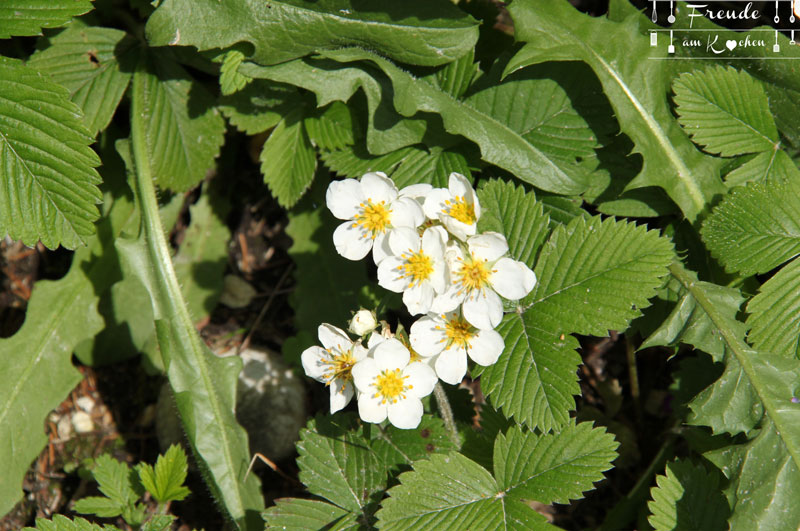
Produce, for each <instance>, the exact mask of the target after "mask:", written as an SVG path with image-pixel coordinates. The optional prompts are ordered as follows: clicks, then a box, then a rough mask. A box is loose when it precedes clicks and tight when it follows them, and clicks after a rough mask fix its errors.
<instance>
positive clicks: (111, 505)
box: [74, 496, 125, 518]
mask: <svg viewBox="0 0 800 531" xmlns="http://www.w3.org/2000/svg"><path fill="white" fill-rule="evenodd" d="M74 509H75V512H76V513H81V514H94V515H97V516H99V517H101V518H113V517H115V516H119V515H121V514H122V511H124V510H125V506H124V505H122V504H120V503H119V502H117V501H114V500H110V499H108V498H103V497H100V496H87V497H86V498H81V499H80V500H78V501H76V502H75V507H74Z"/></svg>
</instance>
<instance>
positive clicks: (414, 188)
mask: <svg viewBox="0 0 800 531" xmlns="http://www.w3.org/2000/svg"><path fill="white" fill-rule="evenodd" d="M431 190H433V186H432V185H430V184H428V183H419V184H412V185H409V186H406V187H405V188H403V189H402V190H400V197H410V198H411V199H417V200H419V199H421V200H423V201H424V200H425V196H427V195H428V193H429V192H430V191H431Z"/></svg>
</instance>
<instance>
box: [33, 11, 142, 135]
mask: <svg viewBox="0 0 800 531" xmlns="http://www.w3.org/2000/svg"><path fill="white" fill-rule="evenodd" d="M133 44H134V41H133V39H131V38H126V34H125V32H124V31H120V30H117V29H113V28H98V27H90V26H82V25H78V24H75V23H73V24H70V26H69V27H68V28H67V29H65V30H64V31H62V32H61V33H59V34H58V35H56V36H55V37H52V38H50V39H48V43H47V47H46V48H44V49H42V50H39V51H37V52H36V53H34V54H33V55H32V56H31V57H30V59H29V60H28V65H29V66H31V67H33V68H36V69H37V70H39V71H40V72H42V73H43V74H46V75H48V76H50V79H52V80H53V81H54V82H55V83H58V84H59V85H62V86H64V87H66V88H67V89H68V90H69V93H70V99H71V100H72V101H73V102H74V103H76V104H77V105H78V106H79V107H80V108H81V110H83V115H84V117H83V123H84V124H85V125H86V127H87V128H88V129H89V131H90V132H91V133H92V135H96V134H97V132H98V131H102V130H103V129H105V128H106V127H107V126H108V124H109V122H111V118H112V117H113V116H114V112H115V111H116V110H117V106H118V105H119V102H120V100H121V99H122V95H123V94H124V93H125V89H127V88H128V82H129V81H130V78H131V74H130V69H127V70H126V71H123V70H122V69H121V68H120V64H121V63H124V64H126V65H127V66H130V63H132V62H135V60H136V58H135V57H134V55H135V54H134V52H133V51H132V48H133Z"/></svg>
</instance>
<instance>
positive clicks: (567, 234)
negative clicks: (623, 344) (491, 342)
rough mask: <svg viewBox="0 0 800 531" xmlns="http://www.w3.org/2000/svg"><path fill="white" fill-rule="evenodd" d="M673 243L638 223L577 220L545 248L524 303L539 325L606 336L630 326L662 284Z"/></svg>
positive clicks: (556, 330) (558, 231)
mask: <svg viewBox="0 0 800 531" xmlns="http://www.w3.org/2000/svg"><path fill="white" fill-rule="evenodd" d="M673 256H674V253H673V250H672V243H671V242H670V241H669V240H668V239H666V238H662V237H661V236H659V234H658V232H656V231H652V230H651V231H648V230H647V228H646V227H643V226H636V225H635V224H633V223H627V222H624V221H615V220H613V219H610V218H609V219H605V220H601V219H600V217H599V216H595V217H592V218H589V219H585V218H576V219H574V220H573V221H572V222H570V223H569V225H567V226H562V227H557V228H556V229H555V230H554V231H553V233H552V234H551V236H550V238H549V239H548V241H547V243H546V244H545V245H544V247H543V248H542V250H541V254H540V256H539V260H538V262H537V264H536V268H535V273H536V277H537V279H538V281H537V284H536V286H535V287H534V288H533V291H532V292H531V293H530V294H529V295H528V296H527V297H526V298H525V299H524V300H523V301H522V302H523V304H524V305H525V306H530V308H529V309H528V312H534V313H535V316H536V317H535V319H536V320H537V323H538V324H537V327H540V328H542V329H543V330H551V331H552V332H554V333H558V334H560V333H566V334H569V333H579V334H592V335H598V336H604V335H606V334H607V333H608V330H625V329H626V328H627V327H628V324H629V323H630V321H631V320H632V319H634V318H635V317H638V316H639V315H640V314H641V312H640V309H641V308H644V307H647V306H649V305H650V303H649V302H648V299H649V298H651V297H653V296H654V295H655V291H656V289H657V288H658V287H660V286H661V284H662V278H663V277H664V276H665V275H666V274H667V269H666V268H667V265H669V263H670V262H671V261H672V259H673Z"/></svg>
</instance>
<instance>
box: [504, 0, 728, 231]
mask: <svg viewBox="0 0 800 531" xmlns="http://www.w3.org/2000/svg"><path fill="white" fill-rule="evenodd" d="M509 13H510V14H511V17H512V18H513V19H514V31H515V34H514V35H515V38H516V39H517V40H518V41H523V42H525V43H526V44H525V46H524V47H523V48H522V49H521V50H520V51H519V52H517V55H515V56H514V57H513V58H512V59H511V61H510V62H509V64H508V66H507V67H506V70H505V72H506V73H511V72H515V71H516V70H518V69H520V68H523V67H526V66H529V65H532V64H537V63H542V62H546V61H575V60H579V61H584V62H585V63H587V64H588V65H589V66H590V67H591V68H592V70H594V72H595V74H596V75H597V77H598V78H599V80H600V83H601V84H602V85H603V90H604V91H605V95H606V97H607V98H608V100H609V102H610V103H611V106H612V107H613V109H614V114H615V115H616V118H617V121H618V122H619V125H620V128H621V129H622V132H623V133H625V134H627V135H628V136H629V137H630V138H631V139H632V140H633V141H634V143H635V148H634V152H635V153H641V155H642V157H643V162H644V164H643V166H642V170H641V172H640V173H639V175H638V176H637V177H636V178H635V179H634V180H633V181H631V182H630V183H629V184H628V186H627V189H629V190H630V189H635V188H643V187H647V186H659V187H661V188H663V189H664V190H665V191H666V192H667V193H668V194H669V196H670V198H671V199H672V200H673V201H675V203H676V204H677V205H678V206H679V207H680V208H681V210H682V211H683V213H684V214H685V215H686V217H687V218H689V220H690V221H693V220H695V219H696V218H697V216H698V214H700V212H701V211H702V210H703V209H704V208H705V205H706V204H707V203H708V202H710V201H711V199H712V198H713V197H714V196H715V195H716V194H719V193H724V191H725V187H724V185H723V184H722V181H721V180H720V178H719V176H718V173H719V171H718V166H719V165H720V162H719V161H715V160H714V159H712V158H711V157H707V156H704V155H703V154H702V153H701V152H700V151H699V150H698V149H697V148H696V147H695V146H694V145H693V144H692V142H691V140H689V137H688V136H686V134H685V133H684V132H683V130H682V129H681V127H680V125H679V124H678V122H677V121H676V120H675V119H674V117H673V116H672V112H671V109H670V107H669V104H668V101H667V90H668V89H669V82H670V81H671V80H672V76H673V70H672V66H671V63H670V62H669V61H663V60H659V59H663V58H665V57H666V55H667V52H666V50H665V47H663V46H662V47H651V46H650V44H649V42H647V39H643V38H642V35H641V33H640V28H639V25H640V23H641V22H642V19H643V18H644V17H641V13H638V12H635V13H631V15H630V16H629V17H628V18H626V19H625V21H624V22H613V21H611V20H608V19H603V18H602V17H591V16H589V15H586V14H584V13H580V12H579V11H577V10H576V9H575V8H574V7H572V6H571V5H570V3H569V2H567V1H565V0H557V1H551V2H539V1H536V0H516V1H515V2H514V3H512V4H511V6H509ZM609 35H613V36H614V38H613V39H609Z"/></svg>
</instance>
